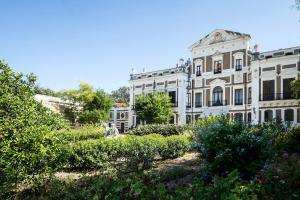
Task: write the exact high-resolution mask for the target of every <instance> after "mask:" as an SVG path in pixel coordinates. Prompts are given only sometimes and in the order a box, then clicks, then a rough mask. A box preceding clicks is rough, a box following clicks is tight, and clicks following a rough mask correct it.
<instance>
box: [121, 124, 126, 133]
mask: <svg viewBox="0 0 300 200" xmlns="http://www.w3.org/2000/svg"><path fill="white" fill-rule="evenodd" d="M124 131H125V124H124V123H121V131H120V132H121V133H124Z"/></svg>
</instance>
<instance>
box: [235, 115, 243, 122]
mask: <svg viewBox="0 0 300 200" xmlns="http://www.w3.org/2000/svg"><path fill="white" fill-rule="evenodd" d="M234 120H235V121H238V122H242V121H243V113H235V114H234Z"/></svg>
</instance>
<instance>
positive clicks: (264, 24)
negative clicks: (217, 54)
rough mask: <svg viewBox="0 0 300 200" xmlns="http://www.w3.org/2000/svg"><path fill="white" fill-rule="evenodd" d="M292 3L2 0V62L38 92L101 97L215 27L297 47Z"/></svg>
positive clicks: (183, 54)
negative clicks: (87, 92) (98, 92)
mask: <svg viewBox="0 0 300 200" xmlns="http://www.w3.org/2000/svg"><path fill="white" fill-rule="evenodd" d="M293 4H294V0H226V1H225V0H223V1H221V0H216V1H208V0H207V1H204V0H151V1H146V0H126V1H125V0H106V1H101V0H43V1H41V0H26V1H25V0H0V8H1V11H0V25H1V28H0V30H1V32H0V44H1V46H0V59H1V60H5V61H6V62H7V63H8V64H9V65H10V67H12V68H13V69H14V70H15V71H18V72H23V73H31V72H32V73H34V74H35V75H37V76H38V82H39V84H40V85H41V86H43V87H48V88H51V89H53V90H56V91H58V90H61V89H69V88H77V87H78V84H79V81H85V82H87V83H90V84H92V85H93V86H94V87H95V88H101V89H104V90H105V91H107V92H110V91H112V90H115V89H117V88H119V87H121V86H125V85H128V80H129V76H130V72H131V68H132V67H134V68H135V69H136V72H142V69H143V68H145V70H146V71H152V70H158V69H164V68H170V67H174V66H175V65H176V63H177V62H178V60H179V59H180V58H184V59H186V58H188V57H190V52H189V50H188V47H189V46H190V45H192V44H193V43H194V42H196V41H198V40H199V39H201V38H202V37H204V36H205V35H207V34H208V33H210V32H211V31H213V30H214V29H217V28H218V29H227V30H233V31H238V32H243V33H248V34H250V35H251V37H252V41H251V44H252V46H253V45H254V44H258V46H259V50H260V51H268V50H275V49H279V48H286V47H293V46H300V11H297V10H296V9H294V8H292V5H293Z"/></svg>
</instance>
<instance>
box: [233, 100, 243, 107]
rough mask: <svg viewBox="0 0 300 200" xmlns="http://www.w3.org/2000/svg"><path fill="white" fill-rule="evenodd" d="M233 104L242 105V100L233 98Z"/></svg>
mask: <svg viewBox="0 0 300 200" xmlns="http://www.w3.org/2000/svg"><path fill="white" fill-rule="evenodd" d="M234 105H236V106H240V105H243V101H241V100H235V101H234Z"/></svg>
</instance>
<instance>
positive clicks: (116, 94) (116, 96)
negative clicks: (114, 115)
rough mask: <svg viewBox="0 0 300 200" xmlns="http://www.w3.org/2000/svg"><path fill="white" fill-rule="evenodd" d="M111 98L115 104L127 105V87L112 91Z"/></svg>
mask: <svg viewBox="0 0 300 200" xmlns="http://www.w3.org/2000/svg"><path fill="white" fill-rule="evenodd" d="M111 97H112V99H113V101H114V102H115V103H126V104H129V87H126V86H123V87H120V88H119V89H117V90H114V91H112V92H111Z"/></svg>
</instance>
